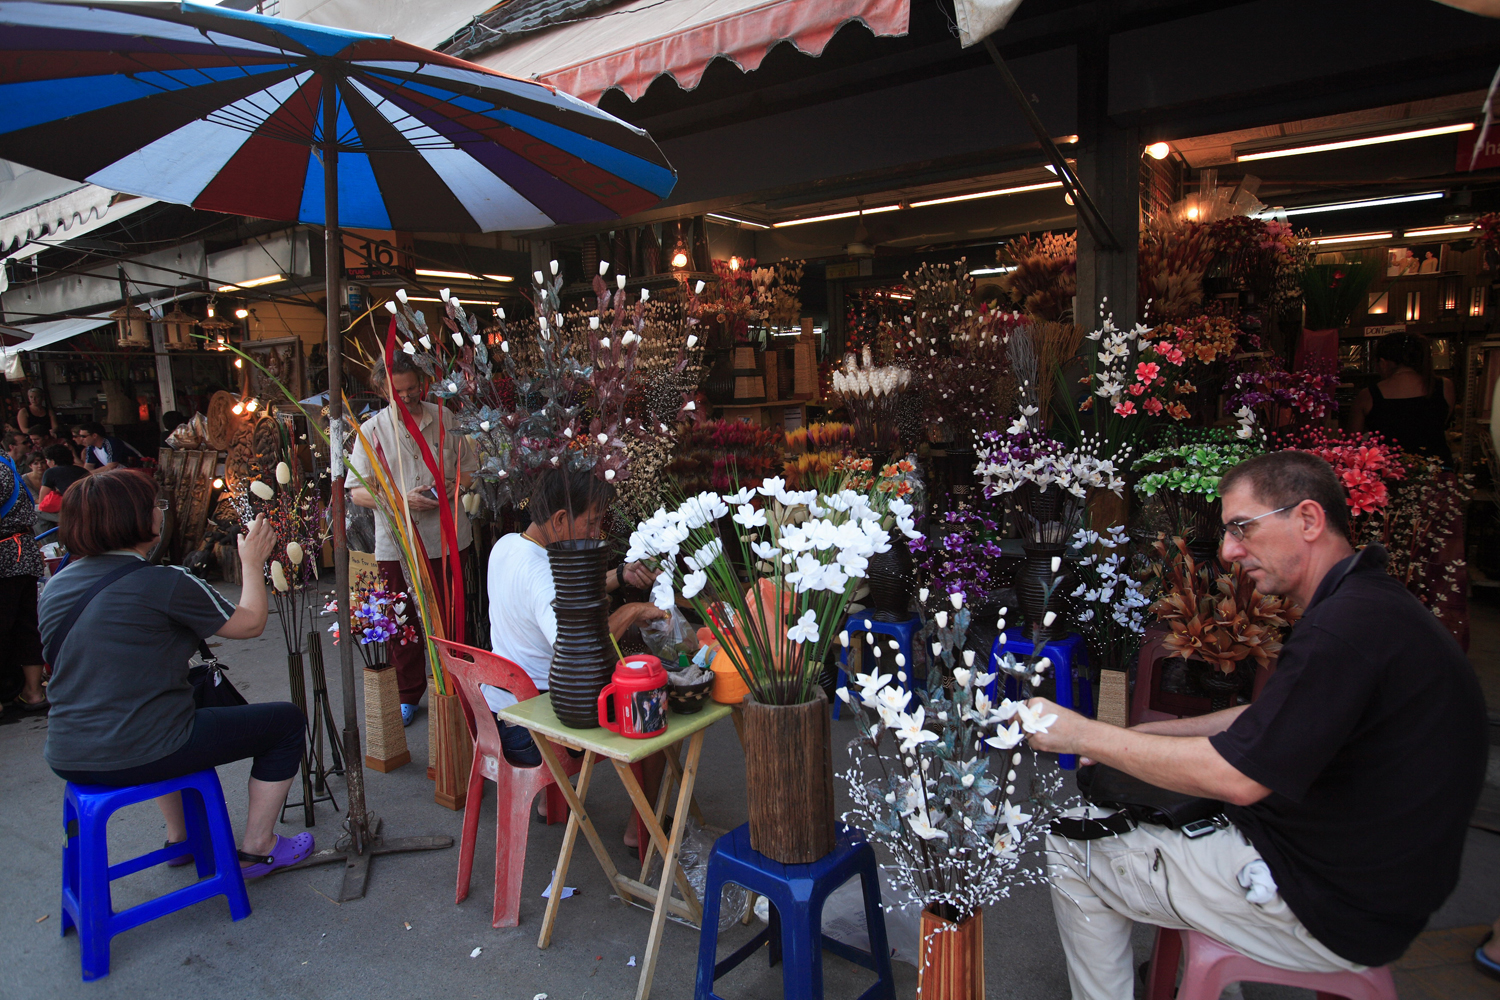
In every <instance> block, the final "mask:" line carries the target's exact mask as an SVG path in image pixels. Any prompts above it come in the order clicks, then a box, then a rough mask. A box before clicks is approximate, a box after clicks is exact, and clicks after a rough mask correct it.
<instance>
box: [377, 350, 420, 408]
mask: <svg viewBox="0 0 1500 1000" xmlns="http://www.w3.org/2000/svg"><path fill="white" fill-rule="evenodd" d="M413 373H415V374H416V376H417V378H418V379H426V378H427V373H426V372H424V371H423V370H422V369H420V368H418V367H417V363H416V362H415V361H413V360H412V358H411V355H410V354H407V353H406V352H405V351H397V352H396V355H395V357H394V358H393V359H392V360H391V374H392V375H408V374H413ZM385 382H386V378H385V352H384V350H383V349H382V351H381V354H380V357H378V358H376V359H375V363H374V364H373V365H371V366H370V388H371V389H374V390H375V392H376V393H377V394H379V395H381V396H384V395H385Z"/></svg>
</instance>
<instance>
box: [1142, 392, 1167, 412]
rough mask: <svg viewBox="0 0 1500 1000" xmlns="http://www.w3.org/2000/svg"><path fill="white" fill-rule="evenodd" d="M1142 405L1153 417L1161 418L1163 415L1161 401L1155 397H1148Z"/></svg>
mask: <svg viewBox="0 0 1500 1000" xmlns="http://www.w3.org/2000/svg"><path fill="white" fill-rule="evenodd" d="M1141 405H1142V406H1144V407H1145V408H1146V412H1147V413H1149V414H1151V415H1152V416H1153V417H1155V416H1159V415H1160V414H1161V411H1162V405H1161V400H1159V399H1157V398H1156V397H1155V396H1150V397H1148V398H1147V399H1146V401H1145V402H1144V403H1142V404H1141Z"/></svg>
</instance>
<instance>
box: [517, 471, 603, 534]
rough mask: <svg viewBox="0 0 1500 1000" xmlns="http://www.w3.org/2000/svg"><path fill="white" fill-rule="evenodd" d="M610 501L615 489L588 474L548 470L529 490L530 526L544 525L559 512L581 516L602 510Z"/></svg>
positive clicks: (585, 472) (584, 472)
mask: <svg viewBox="0 0 1500 1000" xmlns="http://www.w3.org/2000/svg"><path fill="white" fill-rule="evenodd" d="M614 498H615V488H614V487H613V486H611V485H610V484H609V483H606V482H605V481H604V480H602V479H600V478H599V477H598V476H596V475H594V474H593V473H592V472H588V471H582V470H563V469H548V470H546V471H545V472H543V473H542V474H541V475H539V476H537V478H536V483H535V484H533V486H532V487H531V502H530V504H529V507H530V510H531V523H532V524H546V523H547V522H548V521H550V520H551V519H552V515H553V514H556V513H557V512H558V511H560V510H564V511H567V512H568V516H569V517H582V516H583V515H585V514H587V513H588V512H589V511H591V510H603V509H604V508H605V507H607V506H609V502H610V501H611V500H613V499H614Z"/></svg>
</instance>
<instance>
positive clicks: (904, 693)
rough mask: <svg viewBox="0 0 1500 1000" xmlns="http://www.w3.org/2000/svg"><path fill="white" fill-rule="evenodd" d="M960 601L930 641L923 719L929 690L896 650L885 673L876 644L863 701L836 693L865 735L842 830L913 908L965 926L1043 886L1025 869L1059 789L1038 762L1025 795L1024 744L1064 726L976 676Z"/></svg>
mask: <svg viewBox="0 0 1500 1000" xmlns="http://www.w3.org/2000/svg"><path fill="white" fill-rule="evenodd" d="M951 600H952V603H953V608H954V612H953V615H952V618H951V621H950V618H949V613H948V612H947V611H946V610H943V611H939V612H937V614H936V615H935V616H934V619H933V621H932V622H930V623H929V627H928V629H926V630H924V632H923V635H924V637H925V638H928V639H930V641H931V643H932V656H931V657H930V662H931V669H930V671H929V673H928V678H927V682H926V685H925V688H926V690H925V692H924V693H923V696H922V698H921V700H920V701H918V702H917V704H916V707H915V709H913V708H912V703H913V702H914V701H917V698H916V695H915V694H914V691H913V689H918V690H920V687H919V686H918V685H916V684H908V682H907V678H908V675H909V673H910V672H911V671H912V670H914V669H915V667H914V665H913V664H908V663H906V662H904V657H903V655H902V654H901V653H900V652H899V651H897V650H895V649H894V648H892V649H891V650H890V652H891V653H892V654H893V655H892V657H891V662H890V663H889V664H887V663H885V662H884V661H883V658H882V656H881V653H882V652H883V651H882V650H881V648H880V644H879V643H876V642H874V637H873V636H870V635H869V634H868V633H867V634H866V635H867V639H869V640H870V643H869V652H870V653H872V654H873V661H872V662H873V664H874V665H873V666H872V667H870V671H869V673H863V674H857V675H856V676H855V677H854V683H853V685H852V687H854V688H856V689H857V690H851V689H850V688H840V689H839V691H838V697H839V698H841V699H843V700H844V701H846V702H847V703H849V704H850V705H851V706H853V707H854V709H855V711H854V716H855V719H856V722H857V723H858V725H859V731H860V735H859V738H858V739H856V740H853V741H851V742H850V744H849V754H850V758H851V761H852V766H851V767H850V769H849V771H847V772H846V773H845V774H844V775H843V777H844V778H845V779H846V780H847V781H848V783H849V791H850V797H851V799H852V801H853V806H854V808H853V809H852V810H851V811H850V812H849V813H847V814H846V815H845V817H844V818H845V819H846V820H849V821H851V822H854V823H857V824H858V825H859V826H860V828H861V829H863V830H865V831H866V833H867V835H868V836H869V837H870V838H871V839H872V840H873V841H875V842H876V843H879V844H881V845H882V846H883V847H885V848H886V850H887V851H888V852H889V854H890V857H891V862H890V863H889V864H886V865H885V866H884V867H885V870H886V871H887V872H888V873H889V874H890V876H891V879H892V881H893V882H894V883H895V884H896V885H897V886H898V887H900V888H901V889H904V890H905V891H906V894H907V896H908V898H909V899H910V900H912V901H913V902H916V903H919V904H921V905H922V906H923V907H924V908H926V907H934V906H936V907H951V908H952V910H953V911H956V912H957V913H958V914H968V913H972V912H974V911H975V910H976V909H978V908H979V907H982V906H989V905H992V904H993V903H996V902H998V901H999V900H1001V899H1003V898H1005V897H1006V896H1008V895H1009V894H1010V890H1011V888H1012V887H1013V886H1016V885H1023V884H1028V883H1032V882H1037V881H1040V880H1041V879H1042V878H1043V877H1044V876H1043V872H1044V870H1045V869H1044V867H1043V866H1037V867H1035V868H1023V867H1022V866H1021V860H1022V857H1023V855H1024V854H1025V853H1026V851H1027V848H1028V847H1030V846H1032V845H1033V844H1035V843H1036V842H1037V841H1038V840H1040V838H1041V836H1042V834H1043V833H1044V832H1045V831H1046V829H1047V825H1048V823H1049V822H1050V821H1051V819H1052V818H1053V816H1054V815H1055V814H1056V812H1057V808H1058V807H1057V803H1056V797H1057V794H1058V792H1059V790H1060V788H1061V784H1062V782H1061V777H1060V774H1059V772H1057V771H1056V770H1055V769H1051V770H1047V771H1043V770H1042V769H1041V767H1039V766H1037V761H1036V758H1035V754H1033V766H1032V767H1031V768H1030V769H1029V770H1030V772H1031V777H1030V780H1029V787H1027V788H1026V789H1025V791H1024V792H1022V793H1019V794H1018V788H1020V787H1021V783H1020V769H1021V768H1022V765H1023V760H1024V758H1023V755H1022V749H1023V748H1022V744H1023V743H1024V742H1025V740H1026V737H1027V736H1029V735H1032V734H1034V733H1040V732H1046V731H1047V728H1048V727H1049V726H1051V725H1052V723H1053V722H1055V721H1056V716H1038V715H1037V714H1036V713H1034V712H1033V711H1032V710H1031V709H1030V707H1029V706H1028V705H1027V704H1026V703H1025V702H1024V701H1010V700H1008V699H1002V700H1000V701H999V702H998V703H996V702H993V701H992V700H991V697H990V694H989V693H988V689H989V688H990V687H991V685H993V684H994V683H995V682H996V680H997V677H998V672H991V673H985V672H983V670H982V669H978V668H976V667H975V660H976V657H975V654H974V651H973V650H970V649H962V648H961V647H962V646H963V643H964V639H965V634H966V632H967V628H968V624H969V609H968V608H967V607H965V606H964V598H963V595H962V594H960V593H955V594H953V595H952V598H951ZM840 638H841V639H843V640H845V641H847V633H845V635H843V636H841V637H840ZM890 645H891V646H892V647H894V646H895V643H891V644H890ZM1006 659H1007V661H1008V663H1013V662H1014V657H1012V656H1010V654H1008V653H1007V654H1006ZM872 714H873V716H874V718H873V719H871V718H870V715H872ZM997 753H998V759H997V757H996V755H997ZM1028 809H1029V810H1030V811H1029V812H1028V811H1027V810H1028Z"/></svg>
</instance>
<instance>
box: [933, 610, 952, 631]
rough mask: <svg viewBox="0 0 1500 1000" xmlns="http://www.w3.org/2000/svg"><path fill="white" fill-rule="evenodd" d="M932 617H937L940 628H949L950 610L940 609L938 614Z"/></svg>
mask: <svg viewBox="0 0 1500 1000" xmlns="http://www.w3.org/2000/svg"><path fill="white" fill-rule="evenodd" d="M932 617H933V618H935V619H937V624H938V628H947V627H948V612H946V611H939V612H938V613H937V614H935V615H933V616H932Z"/></svg>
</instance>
